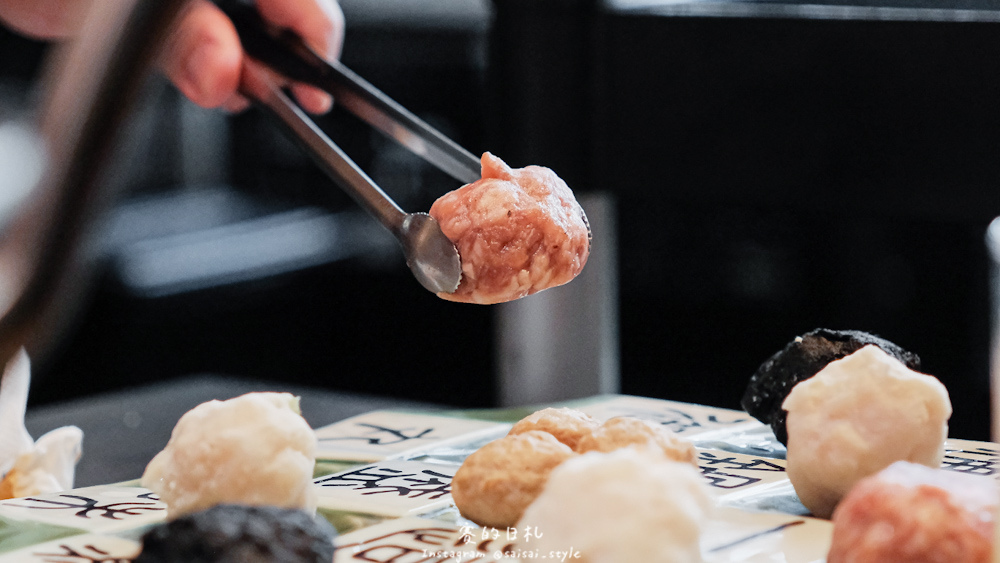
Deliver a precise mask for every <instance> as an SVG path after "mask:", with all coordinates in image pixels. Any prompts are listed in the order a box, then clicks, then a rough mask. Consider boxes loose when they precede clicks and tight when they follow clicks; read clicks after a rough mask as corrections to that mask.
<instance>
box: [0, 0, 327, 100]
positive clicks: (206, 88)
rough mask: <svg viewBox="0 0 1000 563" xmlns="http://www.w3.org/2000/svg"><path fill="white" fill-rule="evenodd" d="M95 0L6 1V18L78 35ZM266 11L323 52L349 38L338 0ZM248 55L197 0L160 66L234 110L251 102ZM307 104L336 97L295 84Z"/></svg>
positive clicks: (203, 0)
mask: <svg viewBox="0 0 1000 563" xmlns="http://www.w3.org/2000/svg"><path fill="white" fill-rule="evenodd" d="M90 2H91V0H0V20H3V21H4V22H5V23H6V24H7V25H9V26H10V27H11V28H13V29H15V30H17V31H18V32H20V33H24V34H25V35H29V36H31V37H36V38H41V39H57V38H63V37H68V36H71V35H73V34H74V33H75V32H76V31H77V30H78V29H79V27H80V24H81V23H82V21H83V19H84V15H85V13H86V10H87V7H88V6H89V5H90ZM257 10H258V11H259V12H260V14H261V16H263V18H264V19H265V20H267V21H268V22H270V23H271V24H273V25H275V26H278V27H285V28H289V29H291V30H293V31H295V32H296V33H298V34H299V35H300V36H301V37H302V39H303V40H304V41H305V42H306V44H308V45H309V46H310V47H312V48H313V49H314V50H315V51H316V52H317V53H319V54H320V55H323V56H325V57H327V58H329V59H336V58H338V57H339V56H340V49H341V46H342V45H343V41H344V13H343V12H342V11H341V9H340V5H339V4H337V0H257ZM244 58H245V54H244V53H243V49H242V48H241V47H240V40H239V37H238V36H237V34H236V28H234V27H233V24H232V22H231V21H229V18H227V17H226V15H225V14H223V13H222V10H220V9H219V8H218V7H216V6H215V5H214V4H212V3H211V2H209V1H208V0H191V2H190V5H189V6H188V7H187V9H186V11H185V12H184V13H183V15H182V16H181V20H180V22H179V25H177V27H176V28H175V30H174V31H173V33H172V34H171V36H170V38H169V39H168V41H167V44H166V46H165V49H164V51H163V56H162V58H161V60H160V67H161V68H162V69H163V71H164V72H165V73H166V75H167V77H168V78H170V80H171V81H172V82H173V83H174V84H175V85H176V86H177V88H178V89H179V90H180V91H181V92H182V93H183V94H184V95H185V96H187V97H188V98H190V99H191V100H192V101H193V102H194V103H196V104H198V105H200V106H204V107H221V108H224V109H227V110H229V111H239V110H242V109H244V108H245V107H246V106H247V105H248V104H249V102H247V100H246V99H245V98H243V97H242V96H240V95H239V92H238V89H239V86H240V79H241V78H240V76H241V72H242V70H243V63H244ZM292 91H293V93H294V94H295V97H296V99H298V101H299V103H300V104H301V105H302V107H303V108H304V109H305V110H306V111H309V112H311V113H324V112H326V111H327V110H329V109H330V105H331V103H332V100H331V98H330V96H329V95H328V94H326V93H325V92H323V91H321V90H319V89H317V88H313V87H311V86H306V85H304V84H293V85H292Z"/></svg>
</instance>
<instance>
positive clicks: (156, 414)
mask: <svg viewBox="0 0 1000 563" xmlns="http://www.w3.org/2000/svg"><path fill="white" fill-rule="evenodd" d="M252 391H286V392H290V393H293V394H295V395H298V396H300V397H301V398H302V399H301V408H302V416H303V417H304V418H305V419H306V420H307V421H308V422H309V424H310V425H311V426H312V427H313V428H319V427H321V426H325V425H327V424H330V423H333V422H337V421H338V420H343V419H345V418H348V417H351V416H354V415H357V414H362V413H365V412H368V411H373V410H378V409H400V408H402V409H406V408H418V409H434V408H440V407H436V406H435V405H432V404H428V403H420V402H416V401H407V400H402V399H395V398H389V397H379V396H372V395H363V394H357V393H346V392H339V391H330V390H326V389H317V388H310V387H301V386H293V385H284V384H282V383H281V382H262V381H253V380H245V379H238V378H228V377H220V376H214V375H196V376H190V377H184V378H179V379H173V380H170V381H165V382H160V383H155V384H151V385H147V386H143V387H136V388H131V389H126V390H122V391H116V392H112V393H105V394H100V395H94V396H90V397H86V398H81V399H77V400H73V401H67V402H64V403H58V404H51V405H43V406H39V407H36V408H32V409H29V410H28V412H27V415H26V417H25V425H26V426H27V428H28V432H30V433H31V437H32V438H34V439H36V440H37V439H38V438H39V437H40V436H41V435H42V434H44V433H45V432H48V431H49V430H52V429H54V428H58V427H60V426H69V425H73V426H78V427H79V428H80V429H82V430H83V457H81V459H80V462H79V464H78V465H77V468H76V482H75V483H74V486H76V487H86V486H90V485H99V484H105V483H114V482H120V481H128V480H131V479H137V478H139V477H141V476H142V472H143V470H144V469H145V468H146V464H147V463H149V460H151V459H152V458H153V456H154V455H156V454H157V453H159V451H160V450H162V449H163V447H164V446H165V445H166V444H167V441H168V440H169V439H170V432H171V431H172V430H173V428H174V425H175V424H177V420H178V419H179V418H180V417H181V415H183V414H184V413H185V412H187V411H189V410H191V409H192V408H194V407H195V406H197V405H199V404H201V403H203V402H205V401H209V400H212V399H219V400H224V399H230V398H232V397H236V396H238V395H242V394H244V393H249V392H252Z"/></svg>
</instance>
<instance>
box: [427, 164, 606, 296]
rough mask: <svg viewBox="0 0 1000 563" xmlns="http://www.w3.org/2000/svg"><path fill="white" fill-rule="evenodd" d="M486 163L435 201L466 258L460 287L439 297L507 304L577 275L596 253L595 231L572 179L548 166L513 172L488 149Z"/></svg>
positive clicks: (433, 210)
mask: <svg viewBox="0 0 1000 563" xmlns="http://www.w3.org/2000/svg"><path fill="white" fill-rule="evenodd" d="M482 166H483V177H482V179H481V180H478V181H476V182H473V183H471V184H468V185H465V186H462V187H461V188H459V189H457V190H455V191H453V192H449V193H447V194H445V195H443V196H441V198H440V199H438V200H437V201H436V202H434V205H432V206H431V210H430V214H431V216H433V217H434V218H435V219H436V220H437V221H438V223H440V224H441V229H442V230H443V231H444V234H445V236H447V237H448V238H449V239H451V240H452V241H453V242H454V243H455V245H456V246H457V247H458V253H459V255H460V256H461V258H462V282H461V284H459V286H458V289H457V290H456V291H455V292H454V293H439V294H438V295H439V296H440V297H442V298H444V299H448V300H451V301H461V302H465V303H480V304H491V303H501V302H504V301H511V300H513V299H518V298H520V297H524V296H526V295H530V294H532V293H535V292H537V291H541V290H543V289H547V288H550V287H555V286H557V285H562V284H564V283H566V282H568V281H570V280H571V279H573V278H574V277H576V275H577V274H579V273H580V270H582V269H583V265H584V264H585V263H586V262H587V256H588V254H589V253H590V228H589V226H588V224H587V218H586V216H585V215H584V213H583V209H582V208H581V207H580V204H579V203H577V201H576V198H575V197H574V196H573V192H572V190H570V189H569V187H568V186H567V185H566V182H563V181H562V179H560V178H559V177H558V176H556V174H555V173H554V172H552V171H551V170H549V169H548V168H545V167H542V166H526V167H524V168H517V169H512V168H510V167H509V166H507V164H505V163H504V162H503V161H502V160H500V159H499V158H497V157H495V156H493V155H492V154H490V153H485V154H484V155H483V157H482Z"/></svg>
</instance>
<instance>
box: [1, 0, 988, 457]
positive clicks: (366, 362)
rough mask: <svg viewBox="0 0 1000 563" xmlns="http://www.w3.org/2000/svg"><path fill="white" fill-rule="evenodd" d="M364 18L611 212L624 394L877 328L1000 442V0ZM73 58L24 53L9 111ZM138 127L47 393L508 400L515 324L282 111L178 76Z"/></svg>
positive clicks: (979, 434)
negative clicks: (418, 254) (995, 417)
mask: <svg viewBox="0 0 1000 563" xmlns="http://www.w3.org/2000/svg"><path fill="white" fill-rule="evenodd" d="M342 5H343V7H344V11H345V13H346V16H347V21H348V29H347V40H346V44H345V49H344V54H343V60H344V62H345V63H346V64H347V65H348V66H349V67H351V68H353V69H354V70H355V71H357V72H358V73H359V74H361V75H362V76H364V77H365V78H366V79H368V80H369V81H370V82H372V83H373V84H375V85H376V86H378V87H379V88H381V89H382V90H384V91H385V92H386V93H388V94H389V95H390V96H392V97H394V98H396V99H397V100H398V101H399V102H401V103H402V104H403V105H405V106H407V107H408V108H409V109H411V110H413V111H414V112H415V113H417V114H418V115H420V116H421V117H423V118H424V119H426V120H427V121H429V122H431V123H432V124H434V125H435V126H437V127H439V128H441V129H442V130H443V131H445V132H446V133H447V134H449V135H451V136H452V137H453V138H455V139H456V140H457V141H458V142H459V143H460V144H462V145H463V146H465V147H467V148H468V149H470V150H471V151H472V152H473V153H480V152H483V151H485V150H489V151H491V152H494V153H495V154H497V155H499V156H501V157H502V158H504V159H505V160H507V162H508V163H510V164H511V165H514V166H524V165H527V164H543V165H546V166H549V167H551V168H553V169H554V170H555V171H556V172H557V173H559V174H560V175H561V176H562V177H563V178H565V179H566V180H567V182H568V183H569V185H570V186H571V187H573V188H574V189H575V190H576V191H577V193H578V194H580V195H581V196H583V197H587V196H590V195H599V196H600V197H602V198H604V200H605V201H612V202H613V209H614V212H615V213H614V215H615V220H614V221H613V223H611V224H612V225H613V226H614V228H613V229H609V230H606V231H604V232H595V237H596V236H603V237H604V240H611V241H614V254H615V256H614V260H609V261H607V262H601V264H602V268H610V269H611V271H612V273H613V275H614V279H615V280H616V283H615V284H614V286H613V287H611V288H610V289H607V288H605V292H604V293H603V294H600V295H598V297H596V298H598V299H608V300H609V303H612V304H613V305H614V308H615V314H614V315H611V316H610V317H608V318H602V319H601V321H600V322H602V323H611V324H612V325H613V326H611V327H610V328H611V329H612V330H613V331H614V333H615V334H616V337H615V338H614V339H612V342H613V343H614V345H615V348H616V349H615V350H614V353H613V354H612V355H611V358H612V360H613V361H614V365H613V366H611V367H610V368H608V367H607V366H606V367H605V368H604V369H605V370H610V371H611V373H612V374H613V375H614V378H615V380H616V382H615V383H614V384H612V385H613V386H614V387H616V388H620V390H621V391H622V392H625V393H630V394H638V395H648V396H654V397H662V398H667V399H675V400H680V401H691V402H698V403H705V404H712V405H718V406H724V407H731V408H738V407H739V404H738V401H739V398H740V396H741V395H742V392H743V389H744V387H745V384H746V381H747V379H748V377H749V376H750V374H751V373H753V371H754V370H755V369H756V368H757V366H758V365H759V364H760V363H761V362H762V361H763V360H765V359H766V358H767V357H768V356H769V355H771V354H772V353H773V352H775V351H776V350H778V349H780V348H781V347H782V346H784V345H785V344H786V343H787V342H788V341H789V340H791V339H792V338H793V337H795V336H796V335H797V334H801V333H803V332H806V331H809V330H811V329H814V328H817V327H826V328H838V329H860V330H867V331H870V332H874V333H877V334H879V335H881V336H883V337H885V338H888V339H890V340H893V341H895V342H896V343H898V344H900V345H901V346H903V347H905V348H908V349H910V350H912V351H915V352H917V353H918V354H919V355H920V356H921V358H922V359H923V362H924V368H925V371H927V372H928V373H931V374H934V375H936V376H938V377H939V378H940V379H941V380H942V381H943V382H944V383H945V384H946V385H947V386H948V388H949V391H950V392H951V395H952V400H953V403H954V407H955V414H954V416H953V418H952V435H953V436H956V437H963V438H973V439H986V438H987V437H988V436H989V387H988V367H989V342H990V325H989V311H990V305H989V300H990V295H989V284H988V278H989V260H988V256H987V252H986V248H985V245H984V234H985V231H986V227H987V225H988V224H989V222H990V220H991V219H992V218H993V217H995V216H997V215H1000V187H998V185H997V183H998V179H1000V159H998V157H997V155H998V154H1000V152H998V148H1000V127H998V125H1000V109H998V107H1000V105H998V103H997V102H998V100H1000V91H998V90H1000V2H987V1H979V2H972V1H965V2H958V1H956V2H944V3H942V2H934V3H928V2H919V1H914V2H905V1H893V2H878V3H875V4H866V3H864V2H846V1H843V2H841V1H838V2H828V3H818V4H812V5H809V6H799V5H795V4H791V3H784V2H708V1H706V2H659V3H657V2H640V1H636V0H629V1H625V0H623V1H621V2H592V1H583V0H494V2H492V3H490V2H488V1H486V0H483V1H476V0H447V1H445V0H434V1H433V2H432V1H430V0H428V1H425V2H414V1H402V0H399V1H388V0H379V1H374V0H342ZM46 49H47V46H46V45H44V44H40V43H37V42H33V41H29V40H26V39H24V38H21V37H17V36H15V35H13V34H11V33H9V32H3V33H2V35H0V52H2V53H4V57H3V58H2V59H0V69H2V72H3V76H4V83H3V84H4V86H3V87H2V88H0V93H3V95H4V96H6V100H7V101H8V102H9V103H8V106H9V107H10V106H12V105H18V104H21V105H25V106H30V105H31V95H32V88H33V86H34V85H35V84H36V82H37V77H38V73H39V68H40V66H39V63H40V61H41V60H42V59H43V57H44V54H45V52H46ZM319 121H320V124H321V125H322V126H323V127H324V128H325V129H326V130H327V131H328V132H330V133H331V136H332V137H334V139H335V140H336V141H338V142H339V143H340V144H341V146H343V147H344V148H345V150H346V151H347V152H348V153H349V154H351V155H352V156H353V157H354V158H355V159H356V160H358V161H359V163H361V164H362V166H363V167H364V168H365V169H366V170H367V171H369V173H370V174H371V175H372V177H373V178H374V179H375V180H376V181H377V182H378V183H380V184H381V185H382V186H383V187H384V188H385V189H386V191H387V192H389V193H390V194H391V195H392V196H393V197H395V198H396V199H397V200H398V201H399V203H400V204H401V205H402V206H403V207H404V208H406V209H411V210H421V209H427V208H429V206H430V204H431V203H432V202H433V201H434V200H435V199H436V198H437V197H438V196H440V195H441V194H443V193H444V192H446V191H448V190H450V189H454V188H455V187H457V186H455V185H454V182H453V181H451V180H449V179H448V178H447V177H446V176H444V175H443V174H441V173H439V172H436V171H434V170H432V169H430V168H428V167H427V166H426V165H424V164H422V163H421V162H419V161H418V160H417V159H416V158H415V157H412V156H411V155H408V154H407V153H405V151H403V150H402V149H399V148H398V147H396V146H394V145H392V144H391V143H390V142H389V141H386V140H384V139H383V138H381V137H380V136H379V135H378V134H377V133H374V132H372V131H370V130H369V129H367V128H365V127H363V126H361V125H359V124H358V123H357V122H356V121H355V120H353V119H352V118H351V117H350V116H347V115H343V114H342V113H341V112H339V111H337V110H335V111H334V112H333V113H332V114H331V115H329V116H325V117H323V118H322V119H320V120H319ZM130 138H133V139H139V140H140V141H141V142H132V143H129V145H130V146H129V150H128V151H123V152H127V153H128V155H129V157H128V158H127V159H124V160H126V161H127V163H128V165H127V166H120V167H118V168H116V174H117V176H115V178H113V179H110V180H109V181H120V182H124V183H126V184H127V185H128V188H129V191H128V196H127V197H126V198H125V199H124V200H122V201H121V202H120V203H119V204H118V205H117V206H116V207H115V209H113V210H112V212H111V213H110V214H109V216H108V220H107V225H106V228H105V229H104V230H103V235H102V237H101V238H100V240H98V241H97V242H96V243H95V247H94V252H95V253H96V254H97V255H98V256H100V257H101V258H102V264H104V267H103V268H102V269H101V270H100V271H99V274H98V277H97V279H96V282H97V283H96V284H95V286H94V291H93V292H92V293H91V296H90V298H89V301H88V302H87V303H86V305H85V307H84V309H83V310H82V313H81V315H80V316H79V317H78V318H77V319H76V320H75V321H74V323H73V324H72V325H71V326H70V327H69V328H68V330H67V332H66V336H65V338H64V339H63V340H61V341H60V342H59V343H58V344H57V345H55V346H54V347H53V348H52V349H51V350H49V351H48V352H47V353H46V354H45V356H44V357H43V358H40V359H39V360H38V361H37V362H36V366H37V369H36V380H35V386H34V388H33V390H32V396H31V401H32V403H33V404H39V405H40V404H45V403H52V402H54V401H59V400H63V399H66V398H70V397H77V396H81V395H86V394H92V393H98V392H102V391H107V390H112V389H118V388H122V387H128V386H134V385H138V384H143V383H148V382H151V381H158V380H168V379H172V378H177V377H180V376H183V375H187V374H191V373H202V372H207V373H219V374H227V375H235V376H239V377H247V378H259V379H265V380H273V381H281V382H287V383H288V384H290V385H291V384H295V385H311V386H318V387H322V388H327V389H334V390H345V391H361V392H370V393H376V394H380V395H388V396H394V397H403V398H408V399H416V400H425V401H432V402H437V403H443V404H449V405H458V406H470V407H472V406H475V407H480V406H495V405H497V404H499V403H501V402H502V396H503V394H502V392H501V390H500V387H501V386H502V385H503V384H504V383H503V382H504V381H508V383H507V384H508V385H509V384H510V382H509V380H505V379H504V377H505V376H501V372H503V370H502V369H501V365H502V364H504V362H506V361H508V360H509V358H506V357H505V356H504V354H503V353H502V352H499V351H498V350H500V347H499V346H498V339H499V338H500V336H498V334H499V333H500V332H502V331H510V330H514V331H516V330H517V326H516V324H515V325H513V328H511V326H512V325H511V324H509V323H506V322H501V320H500V319H499V318H498V315H503V314H504V313H503V311H504V309H502V308H495V307H479V306H469V305H457V304H453V303H447V302H444V301H441V300H440V299H438V298H437V297H435V296H433V295H431V294H429V293H427V292H426V291H425V290H423V289H422V288H420V286H419V285H417V284H416V282H415V281H414V280H413V279H412V278H411V276H410V274H409V272H408V270H406V268H405V265H404V264H403V262H402V259H401V255H400V254H399V252H398V251H397V250H396V249H395V246H394V244H395V243H394V241H392V240H391V239H389V238H388V235H387V234H385V233H383V232H381V231H380V230H379V229H380V228H379V227H378V226H376V225H374V224H373V223H372V222H371V221H369V220H368V219H367V218H366V217H363V216H360V215H359V214H358V212H357V209H356V207H355V206H354V205H353V204H352V203H351V202H350V201H349V200H347V198H346V197H345V196H343V195H342V194H340V193H339V192H338V191H337V190H336V189H335V188H333V187H332V186H331V185H330V184H329V182H328V181H327V180H326V179H325V178H324V177H323V176H322V175H321V174H320V173H319V172H318V171H317V170H316V169H314V168H313V167H312V166H311V164H310V163H309V161H308V160H307V159H306V158H305V157H303V156H302V155H300V154H299V153H298V152H297V150H296V149H295V148H294V147H293V145H291V143H289V142H288V141H287V140H286V139H284V138H283V137H281V136H280V133H278V132H277V131H276V130H275V129H273V128H271V126H270V124H268V123H267V122H266V121H264V120H263V119H262V118H261V116H260V115H258V114H256V113H255V112H253V111H250V112H246V113H243V114H240V115H237V116H231V117H229V116H225V115H222V114H220V113H218V112H211V111H207V110H202V109H200V108H196V107H193V106H191V105H190V104H189V103H187V102H186V101H185V100H183V99H182V98H181V97H180V96H179V95H178V94H177V93H176V92H175V91H173V90H172V88H171V87H170V86H169V85H166V84H164V83H163V82H162V81H159V80H154V81H153V84H151V85H150V87H149V93H148V96H147V100H146V102H145V103H144V104H143V107H142V108H141V110H140V111H139V115H137V117H136V119H135V124H134V131H132V132H131V137H130ZM602 295H603V297H602ZM529 306H530V305H529ZM605 328H607V327H605ZM548 330H549V331H551V332H555V333H559V332H561V331H560V327H559V325H558V323H555V324H554V325H552V326H550V328H549V329H548ZM564 391H565V395H566V396H567V397H570V396H575V392H576V391H577V390H575V389H573V388H566V389H565V390H564Z"/></svg>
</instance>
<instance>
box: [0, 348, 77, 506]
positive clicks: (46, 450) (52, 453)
mask: <svg viewBox="0 0 1000 563" xmlns="http://www.w3.org/2000/svg"><path fill="white" fill-rule="evenodd" d="M30 384H31V362H30V360H29V359H28V354H27V352H25V351H24V349H23V348H22V349H21V350H19V351H18V353H17V354H16V355H15V356H14V358H13V359H11V361H10V363H8V364H7V366H6V368H5V369H4V372H3V378H2V379H0V475H2V476H3V478H2V480H0V499H4V498H15V497H26V496H33V495H39V494H44V493H54V492H59V491H65V490H67V489H72V488H73V477H74V474H75V472H76V462H77V461H79V459H80V456H81V455H82V453H83V448H82V444H83V431H82V430H80V429H79V428H77V427H76V426H63V427H62V428H56V429H55V430H52V431H50V432H48V433H46V434H45V435H43V436H42V437H41V438H39V439H38V441H37V442H36V441H35V440H32V439H31V435H30V434H29V433H28V429H27V428H25V426H24V411H25V407H26V406H27V403H28V388H29V387H30Z"/></svg>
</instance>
